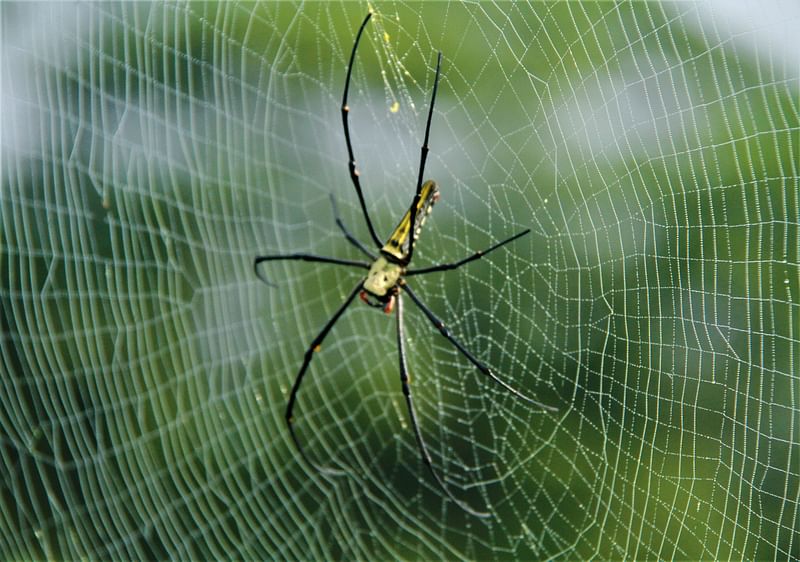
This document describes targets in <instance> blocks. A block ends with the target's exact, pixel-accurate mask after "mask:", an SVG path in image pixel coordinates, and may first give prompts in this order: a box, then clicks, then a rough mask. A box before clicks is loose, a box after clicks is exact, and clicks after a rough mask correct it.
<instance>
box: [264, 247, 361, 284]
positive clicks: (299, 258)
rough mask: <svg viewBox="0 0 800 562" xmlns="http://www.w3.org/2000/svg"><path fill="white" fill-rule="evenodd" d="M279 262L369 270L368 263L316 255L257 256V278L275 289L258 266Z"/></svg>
mask: <svg viewBox="0 0 800 562" xmlns="http://www.w3.org/2000/svg"><path fill="white" fill-rule="evenodd" d="M277 260H288V261H312V262H321V263H334V264H337V265H349V266H350V267H359V268H361V269H369V264H368V263H367V262H363V261H357V260H342V259H339V258H327V257H325V256H317V255H314V254H273V255H269V256H256V258H255V259H254V260H253V271H254V272H255V274H256V277H258V278H259V279H261V281H263V282H264V283H266V284H267V285H269V286H270V287H275V286H276V285H275V283H273V282H272V281H270V280H269V279H267V278H266V277H264V276H263V275H262V274H261V272H260V271H259V270H258V264H260V263H262V262H265V261H277Z"/></svg>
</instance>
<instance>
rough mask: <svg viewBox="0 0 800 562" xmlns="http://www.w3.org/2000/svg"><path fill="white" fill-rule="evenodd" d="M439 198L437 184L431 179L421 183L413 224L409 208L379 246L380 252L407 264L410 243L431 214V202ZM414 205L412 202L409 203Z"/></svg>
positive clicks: (416, 237)
mask: <svg viewBox="0 0 800 562" xmlns="http://www.w3.org/2000/svg"><path fill="white" fill-rule="evenodd" d="M438 200H439V186H438V185H437V184H436V182H435V181H433V180H428V181H426V182H425V183H424V184H423V185H422V189H420V194H419V202H418V203H417V211H416V213H415V214H414V225H413V228H412V225H411V209H409V210H408V211H406V214H405V215H403V218H402V219H400V223H399V224H398V225H397V227H396V228H395V229H394V232H392V235H391V236H389V241H388V242H386V244H384V245H383V248H381V253H383V254H386V255H388V256H390V257H391V258H393V259H395V260H397V261H398V262H400V263H406V264H408V254H409V251H410V249H411V245H412V244H414V243H415V242H416V241H417V239H418V238H419V234H420V232H422V226H423V225H424V224H425V219H427V218H428V215H430V214H431V211H432V210H433V204H434V203H436V202H437V201H438ZM411 205H412V206H413V205H414V204H413V203H412V204H411Z"/></svg>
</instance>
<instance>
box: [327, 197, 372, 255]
mask: <svg viewBox="0 0 800 562" xmlns="http://www.w3.org/2000/svg"><path fill="white" fill-rule="evenodd" d="M331 207H333V219H334V220H335V221H336V226H338V227H339V229H340V230H341V231H342V234H344V237H345V238H347V241H348V242H350V243H351V244H352V245H353V246H355V247H356V248H358V249H359V250H361V251H362V252H364V253H365V254H366V255H368V256H369V257H370V258H371V259H372V260H373V261H375V260H376V259H378V256H376V255H375V254H373V253H372V251H371V250H370V249H369V248H367V247H366V246H364V244H362V243H361V241H360V240H359V239H358V238H356V237H355V236H353V235H352V234H351V233H350V231H349V230H347V227H346V226H345V225H344V221H342V218H341V217H340V216H339V206H338V205H337V204H336V198H335V197H334V196H333V193H331Z"/></svg>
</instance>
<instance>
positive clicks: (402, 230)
mask: <svg viewBox="0 0 800 562" xmlns="http://www.w3.org/2000/svg"><path fill="white" fill-rule="evenodd" d="M371 17H372V12H370V13H368V14H367V17H365V18H364V21H363V23H362V24H361V27H360V28H359V30H358V34H357V35H356V39H355V42H354V43H353V50H352V52H351V53H350V62H349V64H348V67H347V78H346V79H345V84H344V95H343V96H342V108H341V112H342V125H343V128H344V139H345V142H346V144H347V154H348V156H349V163H348V166H349V169H350V180H351V181H352V183H353V187H354V188H355V190H356V194H357V195H358V200H359V203H360V204H361V212H362V213H363V215H364V220H365V222H366V223H367V228H368V229H369V233H370V236H371V237H372V240H373V241H374V242H375V245H376V246H377V249H378V253H377V254H376V253H374V252H372V251H371V250H369V249H368V248H367V247H366V246H364V245H363V244H362V243H361V242H360V241H359V240H358V239H357V238H356V237H355V236H353V235H352V234H351V233H350V232H349V231H348V230H347V227H345V225H344V222H343V221H342V219H341V218H340V217H339V213H338V210H337V208H336V202H335V200H334V199H333V196H331V204H332V206H333V212H334V219H335V221H336V225H337V226H338V227H339V229H340V230H341V231H342V233H343V234H344V236H345V238H346V239H347V240H348V241H349V242H350V243H351V244H352V245H353V246H355V247H356V248H358V249H359V250H360V251H361V252H362V253H364V254H365V255H366V256H368V257H369V258H370V260H371V262H370V263H368V262H364V261H357V260H347V259H339V258H330V257H324V256H318V255H314V254H302V253H294V254H279V255H265V256H256V258H255V260H254V262H253V268H254V270H255V274H256V276H258V278H259V279H260V280H262V281H263V282H264V283H266V284H268V285H272V283H271V282H270V281H269V280H268V279H267V278H266V277H264V276H263V275H262V273H261V272H260V271H259V267H258V266H259V264H261V263H263V262H268V261H276V260H298V261H309V262H321V263H331V264H338V265H346V266H350V267H357V268H361V269H366V270H367V275H366V277H365V278H363V279H362V280H360V281H359V282H358V284H357V285H356V286H355V288H354V289H353V290H352V292H351V293H350V295H349V296H348V297H347V299H345V301H344V303H343V304H342V305H341V306H340V307H339V309H338V310H337V311H336V312H335V313H334V314H333V316H332V317H331V318H330V320H328V322H327V324H325V326H324V327H323V328H322V331H321V332H320V333H319V334H317V337H315V338H314V340H313V341H312V342H311V345H309V346H308V349H306V352H305V358H304V359H303V364H302V365H301V366H300V371H299V372H298V373H297V376H296V377H295V381H294V385H293V386H292V390H291V393H290V395H289V402H288V403H287V405H286V424H287V426H288V428H289V433H290V435H291V437H292V441H293V442H294V444H295V447H297V450H298V452H299V453H300V455H301V456H302V458H303V459H304V460H305V462H307V463H308V464H309V465H311V466H312V467H314V468H315V469H316V470H318V471H319V472H323V473H328V474H344V472H343V471H341V470H336V469H330V468H323V467H320V466H317V465H316V464H315V463H313V462H312V461H311V459H309V458H308V457H307V456H306V454H305V451H304V450H303V448H302V447H301V446H300V441H299V439H298V438H297V434H296V433H295V431H294V426H293V425H292V423H293V418H292V412H293V410H294V405H295V402H296V400H297V393H298V390H299V389H300V384H301V383H302V382H303V377H304V376H305V374H306V371H307V370H308V367H309V365H310V364H311V359H312V358H313V356H314V353H315V352H317V351H319V350H320V346H321V345H322V342H323V340H324V339H325V336H327V335H328V332H330V331H331V329H332V328H333V325H334V324H335V323H336V321H337V320H339V318H340V317H341V316H342V314H343V313H344V311H345V309H347V307H348V306H350V304H351V303H352V302H353V300H354V299H355V298H356V295H359V296H360V297H361V300H363V301H364V302H365V303H366V304H368V305H370V306H373V307H377V308H382V309H383V311H384V312H385V313H387V314H391V312H392V310H393V309H394V308H395V306H396V308H397V313H396V319H397V349H398V356H399V359H400V382H401V384H402V388H403V394H404V395H405V398H406V405H407V406H408V415H409V418H410V419H411V425H412V427H413V428H414V435H415V437H416V440H417V445H418V447H419V450H420V454H421V455H422V460H423V462H424V463H425V465H426V466H427V467H428V470H429V471H430V473H431V475H432V476H433V478H434V480H436V483H437V484H438V486H439V487H440V488H441V489H442V491H443V492H444V493H445V494H446V495H447V497H448V498H450V499H451V500H452V501H453V502H455V503H456V504H457V505H458V506H459V507H460V508H461V509H463V510H464V511H466V512H467V513H470V514H472V515H474V516H477V517H488V516H489V514H488V513H486V512H482V511H476V510H474V509H473V508H471V507H470V506H469V505H467V504H466V503H464V502H462V501H461V500H459V499H458V498H456V497H455V496H454V495H453V494H452V493H451V492H450V490H449V489H448V488H447V486H445V484H444V481H443V480H442V479H441V477H440V476H439V474H438V473H437V472H436V470H435V469H434V468H433V461H432V460H431V456H430V454H429V453H428V448H427V447H426V445H425V441H424V439H423V438H422V432H421V431H420V428H419V423H418V421H417V414H416V410H415V409H414V402H413V400H412V397H411V386H410V380H409V376H408V367H407V361H406V351H405V335H404V329H403V301H402V297H401V294H402V293H406V294H407V295H408V296H409V297H410V298H411V301H412V302H413V303H414V304H415V305H416V306H417V307H419V309H420V310H422V312H423V314H424V315H425V316H426V317H427V318H428V320H429V321H430V322H431V324H433V326H434V327H435V328H436V329H437V330H438V331H439V333H441V334H442V336H444V337H445V338H446V339H447V340H448V341H449V342H450V343H451V344H452V345H453V346H455V348H456V349H457V350H458V351H459V352H460V353H461V354H462V355H463V356H464V357H466V358H467V359H468V360H469V361H470V363H472V364H473V365H474V366H475V367H477V368H478V370H479V371H480V372H481V373H483V374H484V375H486V376H487V377H489V378H490V379H492V380H493V381H494V382H496V383H497V384H499V385H500V386H502V387H503V388H504V389H506V390H507V391H508V392H510V393H511V394H513V395H514V396H516V397H518V398H521V399H523V400H526V401H528V402H530V403H532V404H535V405H536V406H538V407H540V408H543V409H546V410H551V411H556V410H557V409H556V408H554V407H552V406H547V405H545V404H542V403H540V402H537V401H536V400H534V399H533V398H530V397H528V396H526V395H524V394H522V393H521V392H519V391H518V390H516V389H514V388H513V387H511V386H509V385H508V384H506V383H505V382H504V381H503V380H502V379H500V378H498V377H497V376H496V375H495V374H494V373H493V372H492V370H491V369H489V367H487V366H486V365H484V364H483V363H482V362H481V361H479V360H478V359H477V358H476V357H475V356H474V355H472V353H470V352H469V351H468V350H467V349H466V348H465V347H464V346H463V345H462V344H461V343H460V342H459V341H458V340H456V339H455V338H454V337H453V336H452V335H451V334H450V332H449V331H448V330H447V328H446V327H445V325H444V323H443V322H442V321H441V320H439V318H438V317H437V316H436V315H435V314H434V313H433V312H432V311H431V309H430V308H428V306H427V305H425V303H423V302H422V300H420V298H419V297H418V296H417V294H416V293H415V292H414V291H412V290H411V287H409V286H408V284H407V283H406V281H405V277H411V276H414V275H423V274H426V273H435V272H437V271H446V270H450V269H456V268H459V267H461V266H462V265H465V264H467V263H469V262H471V261H474V260H477V259H479V258H481V257H483V256H485V255H486V254H488V253H489V252H493V251H494V250H496V249H498V248H500V247H501V246H504V245H505V244H508V243H509V242H513V241H514V240H516V239H517V238H520V237H522V236H524V235H526V234H528V233H529V232H530V229H526V230H523V231H522V232H519V233H517V234H515V235H514V236H512V237H510V238H507V239H506V240H503V241H502V242H498V243H496V244H494V245H493V246H491V247H489V248H487V249H486V250H483V251H479V252H475V253H474V254H472V255H471V256H468V257H466V258H464V259H461V260H459V261H456V262H452V263H443V264H440V265H435V266H431V267H424V268H420V269H408V266H409V264H410V263H411V258H412V256H413V253H414V245H415V244H416V241H417V239H418V238H419V234H420V232H421V231H422V226H423V224H424V223H425V219H426V218H427V216H428V215H429V214H430V212H431V210H432V209H433V205H434V203H436V201H437V200H438V199H439V187H438V185H437V184H436V182H435V181H433V180H428V181H426V182H424V183H423V181H422V176H423V173H424V171H425V161H426V159H427V157H428V137H429V135H430V130H431V119H432V117H433V106H434V103H435V102H436V91H437V89H438V86H439V69H440V66H441V62H442V53H441V52H439V54H438V56H437V59H436V77H435V79H434V83H433V93H432V94H431V104H430V107H429V109H428V120H427V122H426V124H425V140H424V142H423V143H422V148H421V149H420V163H419V174H418V176H417V189H416V192H415V194H414V199H413V201H412V203H411V207H410V208H409V209H408V211H406V213H405V215H404V216H403V218H402V219H401V220H400V223H399V224H398V225H397V227H396V228H395V229H394V231H393V232H392V234H391V235H390V236H389V239H388V241H387V242H386V243H385V244H382V243H381V241H380V238H379V237H378V235H377V234H376V232H375V228H374V227H373V226H372V221H371V220H370V217H369V212H367V206H366V203H365V202H364V194H363V192H362V191H361V182H360V180H359V177H360V174H359V171H358V169H357V168H356V161H355V157H354V155H353V146H352V144H351V142H350V127H349V123H348V115H349V112H350V107H349V106H348V105H347V94H348V91H349V89H350V76H351V74H352V72H353V63H354V61H355V56H356V50H357V49H358V43H359V41H360V40H361V34H362V33H363V32H364V28H365V27H366V26H367V22H369V20H370V18H371Z"/></svg>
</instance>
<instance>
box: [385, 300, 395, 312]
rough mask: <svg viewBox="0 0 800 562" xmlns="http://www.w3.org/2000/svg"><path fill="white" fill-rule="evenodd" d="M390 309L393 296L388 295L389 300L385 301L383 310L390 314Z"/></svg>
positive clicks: (392, 306)
mask: <svg viewBox="0 0 800 562" xmlns="http://www.w3.org/2000/svg"><path fill="white" fill-rule="evenodd" d="M392 309H394V297H389V302H387V303H386V306H384V307H383V311H384V312H385V313H386V314H391V313H392Z"/></svg>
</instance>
